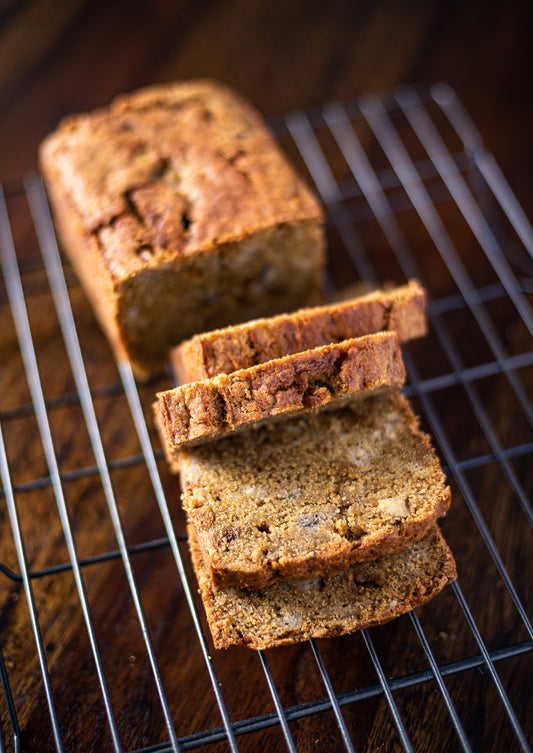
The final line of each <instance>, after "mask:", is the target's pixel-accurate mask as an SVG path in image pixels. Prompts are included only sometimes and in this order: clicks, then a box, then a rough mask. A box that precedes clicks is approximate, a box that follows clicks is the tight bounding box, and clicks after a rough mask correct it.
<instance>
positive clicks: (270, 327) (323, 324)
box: [171, 280, 427, 384]
mask: <svg viewBox="0 0 533 753" xmlns="http://www.w3.org/2000/svg"><path fill="white" fill-rule="evenodd" d="M387 330H389V331H390V330H393V331H395V332H396V334H397V335H398V339H399V340H400V342H402V341H404V340H410V339H412V338H415V337H421V336H422V335H425V334H426V331H427V321H426V296H425V292H424V290H423V288H422V287H421V286H420V285H419V283H418V282H416V281H415V280H411V281H410V282H409V283H408V284H407V285H401V286H399V287H397V288H394V289H392V290H378V291H374V292H372V293H368V294H366V295H363V296H359V297H357V298H353V299H352V300H349V301H343V302H342V303H335V304H330V305H327V306H316V307H313V308H305V309H300V310H299V311H296V312H294V313H291V314H281V315H279V316H274V317H271V318H265V319H256V320H253V321H250V322H246V323H245V324H239V325H235V326H233V327H226V328H225V329H218V330H214V331H213V332H205V333H203V334H199V335H195V336H194V337H193V338H191V339H190V340H186V341H185V342H183V343H181V345H179V346H177V347H176V348H174V349H173V350H172V352H171V359H172V363H173V365H174V368H175V371H176V374H177V377H178V381H179V382H180V384H186V383H187V382H194V381H197V380H200V379H207V378H208V377H212V376H216V375H217V374H230V373H231V372H232V371H237V370H239V369H247V368H250V366H255V365H256V364H259V363H265V362H266V361H271V360H273V359H275V358H281V357H282V356H286V355H290V354H292V353H299V352H301V351H304V350H310V349H311V348H316V347H318V346H320V345H328V344H330V343H336V342H340V341H341V340H348V339H351V338H354V337H361V336H362V335H369V334H372V333H375V332H381V331H387Z"/></svg>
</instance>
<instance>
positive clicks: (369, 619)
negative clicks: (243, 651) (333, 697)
mask: <svg viewBox="0 0 533 753" xmlns="http://www.w3.org/2000/svg"><path fill="white" fill-rule="evenodd" d="M189 546H190V549H191V555H192V560H193V564H194V568H195V571H196V576H197V579H198V583H199V586H200V593H201V596H202V600H203V603H204V606H205V610H206V614H207V619H208V622H209V627H210V629H211V633H212V636H213V642H214V644H215V647H216V648H228V647H229V646H232V645H238V646H248V647H250V648H254V649H265V648H271V647H273V646H280V645H282V644H285V643H296V642H298V641H304V640H307V639H309V638H325V637H332V636H335V635H343V634H344V633H349V632H352V631H354V630H360V629H361V628H368V627H371V626H372V625H377V624H380V623H383V622H387V621H388V620H391V619H393V618H394V617H398V616H399V615H401V614H404V613H405V612H408V611H409V610H411V609H413V608H414V607H418V606H420V605H421V604H424V603H426V602H427V601H429V600H430V599H431V598H432V597H433V596H435V595H436V594H437V593H438V592H439V591H441V590H442V588H444V586H445V585H446V584H447V583H450V582H452V581H453V580H455V578H456V570H455V563H454V561H453V557H452V555H451V552H450V550H449V549H448V547H447V545H446V542H445V541H444V539H443V538H442V536H441V534H440V531H439V529H438V528H437V527H436V526H434V527H433V528H432V529H431V530H430V531H429V532H428V533H427V534H426V536H425V537H424V538H423V539H422V540H420V541H418V542H415V543H414V544H413V545H412V546H411V547H410V548H409V549H405V550H404V551H402V552H399V553H397V554H391V555H388V556H386V557H381V558H380V559H376V560H373V561H372V562H362V563H359V564H357V565H352V566H351V567H349V568H348V569H346V570H344V571H343V572H342V573H339V574H338V575H334V576H330V577H325V578H324V577H319V578H316V579H313V580H300V581H289V582H286V583H280V584H279V585H278V586H277V588H266V589H263V590H261V591H246V590H244V589H241V588H237V587H231V588H218V587H217V586H215V585H214V584H213V582H212V580H211V578H210V572H209V567H208V566H206V564H205V562H204V559H203V556H202V550H201V548H200V546H199V545H198V543H197V540H196V537H195V532H194V528H193V527H192V526H191V527H190V529H189Z"/></svg>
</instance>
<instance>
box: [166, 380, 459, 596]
mask: <svg viewBox="0 0 533 753" xmlns="http://www.w3.org/2000/svg"><path fill="white" fill-rule="evenodd" d="M179 470H180V480H181V485H182V504H183V507H184V508H185V509H186V511H187V513H188V514H189V517H190V520H191V523H192V524H193V526H194V528H195V531H196V537H197V540H198V545H199V547H200V549H201V551H202V557H203V559H204V563H205V564H204V567H205V569H206V570H207V571H208V572H209V577H210V578H211V579H212V580H213V582H214V583H215V584H216V585H217V586H220V587H226V586H232V585H238V586H241V587H246V588H253V589H259V588H264V587H266V586H270V585H273V584H275V583H277V582H279V581H281V580H293V579H303V578H314V577H317V576H319V575H329V574H333V573H338V572H341V571H342V570H344V569H345V568H346V567H348V565H350V564H352V563H354V562H358V561H363V560H370V559H375V558H376V557H381V556H383V555H385V554H391V553H393V552H397V551H399V550H401V549H405V548H406V547H408V546H409V545H410V544H411V543H412V542H413V541H414V540H417V539H420V538H422V537H423V536H424V535H425V533H426V532H427V531H428V529H429V528H430V527H431V526H432V525H434V523H435V521H436V520H437V518H438V517H440V516H441V515H444V514H445V512H446V510H447V509H448V506H449V503H450V490H449V488H448V487H447V486H446V484H445V478H444V474H443V473H442V470H441V467H440V464H439V461H438V460H437V458H436V456H435V453H434V451H433V449H432V447H431V444H430V441H429V438H428V437H427V436H426V435H425V434H424V433H422V432H421V431H420V429H419V427H418V422H417V419H416V417H415V416H414V414H413V412H412V410H411V407H410V405H409V403H408V401H407V400H406V398H405V397H403V396H402V395H401V394H400V393H399V392H396V391H394V392H392V393H384V394H381V395H376V396H373V397H368V398H366V399H365V400H359V401H356V402H353V403H350V404H348V405H345V406H343V407H341V408H339V409H337V410H330V411H322V412H320V413H309V414H306V415H301V416H299V417H297V418H295V419H293V420H292V421H284V422H281V423H278V424H275V423H272V422H267V423H265V424H264V425H263V426H262V427H261V428H259V429H258V430H257V431H253V432H241V433H240V434H236V435H234V436H232V437H229V438H226V439H223V440H220V441H218V442H213V443H208V444H205V445H203V446H199V447H191V448H186V449H183V450H182V451H181V452H180V453H179Z"/></svg>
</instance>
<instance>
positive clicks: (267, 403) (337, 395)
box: [154, 332, 405, 467]
mask: <svg viewBox="0 0 533 753" xmlns="http://www.w3.org/2000/svg"><path fill="white" fill-rule="evenodd" d="M404 380H405V369H404V365H403V361H402V356H401V352H400V346H399V343H398V338H397V337H396V334H395V333H394V332H379V333H377V334H375V335H367V336H365V337H360V338H356V339H353V340H345V341H343V342H341V343H338V344H334V345H324V346H322V347H320V348H314V349H313V350H307V351H304V352H303V353H296V354H294V355H290V356H285V357H284V358H278V359H276V360H274V361H268V362H267V363H264V364H260V365H258V366H252V367H251V368H249V369H241V370H240V371H234V372H232V373H231V374H220V375H218V376H216V377H212V378H211V379H206V380H203V381H201V382H191V383H190V384H185V385H182V386H181V387H175V388H174V389H171V390H167V391H165V392H160V393H159V394H158V396H157V397H158V401H157V402H156V403H155V405H154V411H155V417H156V423H157V424H158V426H159V429H160V433H161V437H162V441H163V445H164V447H165V451H166V453H167V457H168V459H169V462H170V464H171V466H173V467H175V464H176V460H177V454H176V453H177V451H178V450H179V448H180V447H183V446H184V445H186V444H192V443H197V442H200V441H205V440H206V439H209V438H210V439H213V438H219V437H220V436H222V435H224V434H226V433H227V432H230V431H235V430H236V429H241V428H244V427H250V426H252V425H257V424H258V423H260V422H262V421H265V420H267V419H269V420H271V419H273V418H287V417H289V416H291V417H292V416H294V415H295V414H297V413H298V412H300V411H309V410H312V409H319V408H322V407H325V406H330V407H332V406H333V405H335V404H337V403H339V402H340V401H345V400H353V399H355V398H357V397H360V396H362V395H367V394H368V393H370V392H373V391H375V390H381V389H387V388H391V387H399V386H401V385H402V384H403V382H404Z"/></svg>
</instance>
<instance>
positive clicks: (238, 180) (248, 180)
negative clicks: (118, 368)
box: [40, 81, 324, 377]
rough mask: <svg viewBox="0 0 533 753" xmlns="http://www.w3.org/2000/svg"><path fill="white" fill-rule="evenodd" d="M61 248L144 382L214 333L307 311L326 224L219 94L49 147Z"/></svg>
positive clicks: (114, 117)
mask: <svg viewBox="0 0 533 753" xmlns="http://www.w3.org/2000/svg"><path fill="white" fill-rule="evenodd" d="M40 164H41V170H42V173H43V176H44V179H45V182H46V186H47V189H48V193H49V196H50V199H51V203H52V208H53V213H54V219H55V224H56V228H57V230H58V232H59V236H60V240H61V242H62V245H63V247H64V249H65V250H66V252H67V253H68V255H69V257H70V258H71V260H72V262H73V264H74V267H75V269H76V271H77V274H78V276H79V277H80V279H81V281H82V283H83V285H84V287H85V289H86V292H87V294H88V296H89V298H90V299H91V302H92V304H93V307H94V309H95V312H96V314H97V316H98V318H99V321H100V323H101V326H102V328H103V329H104V331H105V332H106V333H107V335H108V337H109V339H110V341H111V343H112V345H113V347H114V349H115V352H116V355H117V357H118V358H119V359H123V358H127V359H129V360H130V361H131V362H132V365H133V368H134V371H135V373H136V374H137V376H139V377H146V376H148V375H149V374H150V373H152V372H153V371H154V370H157V369H158V368H159V367H160V366H161V364H162V361H163V360H164V358H165V357H166V354H167V351H168V349H169V348H170V347H171V346H173V345H176V344H177V343H178V342H179V341H180V340H182V339H184V338H187V337H190V336H191V335H193V334H195V333H196V332H201V331H204V330H207V329H212V328H214V327H221V326H225V325H227V324H231V323H235V322H239V321H245V320H247V319H250V318H252V317H257V316H268V315H271V314H275V313H279V312H281V311H287V310H292V309H294V308H295V307H298V306H303V305H305V304H307V303H309V297H310V295H311V294H312V293H313V291H316V289H317V287H318V286H319V283H320V278H321V273H322V267H323V261H324V239H323V229H322V226H321V223H322V212H321V209H320V208H319V205H318V204H317V202H316V200H315V199H314V197H313V196H312V195H311V193H310V191H309V190H308V189H307V188H306V187H305V185H304V184H303V182H302V181H301V180H300V179H299V178H298V177H297V176H296V174H295V173H294V170H293V169H292V167H291V166H290V165H289V164H288V162H287V160H286V158H285V157H284V156H283V155H282V153H281V151H280V150H279V149H278V147H277V146H276V144H275V143H274V141H273V139H272V137H271V136H270V134H269V132H268V131H267V129H266V128H265V126H264V125H263V122H262V120H261V118H260V117H259V115H258V114H257V113H256V112H255V111H254V110H253V109H252V108H251V107H250V106H249V105H248V104H247V103H245V102H243V101H242V100H241V99H240V98H239V97H237V96H236V95H235V94H233V93H232V92H230V91H229V90H228V89H226V88H225V87H223V86H220V85H217V84H215V83H213V82H210V81H191V82H187V83H180V84H170V85H161V86H154V87H151V88H147V89H143V90H141V91H138V92H136V93H133V94H130V95H125V96H122V97H119V98H118V99H116V100H115V101H114V102H113V103H112V104H111V105H110V106H109V107H106V108H102V109H100V110H97V111H95V112H92V113H89V114H85V115H78V116H73V117H71V118H68V119H66V120H65V121H64V122H63V123H62V124H61V125H60V126H59V128H58V129H57V131H55V132H54V133H53V134H51V135H50V136H49V137H48V138H47V139H46V140H45V141H44V142H43V144H42V146H41V150H40Z"/></svg>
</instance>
